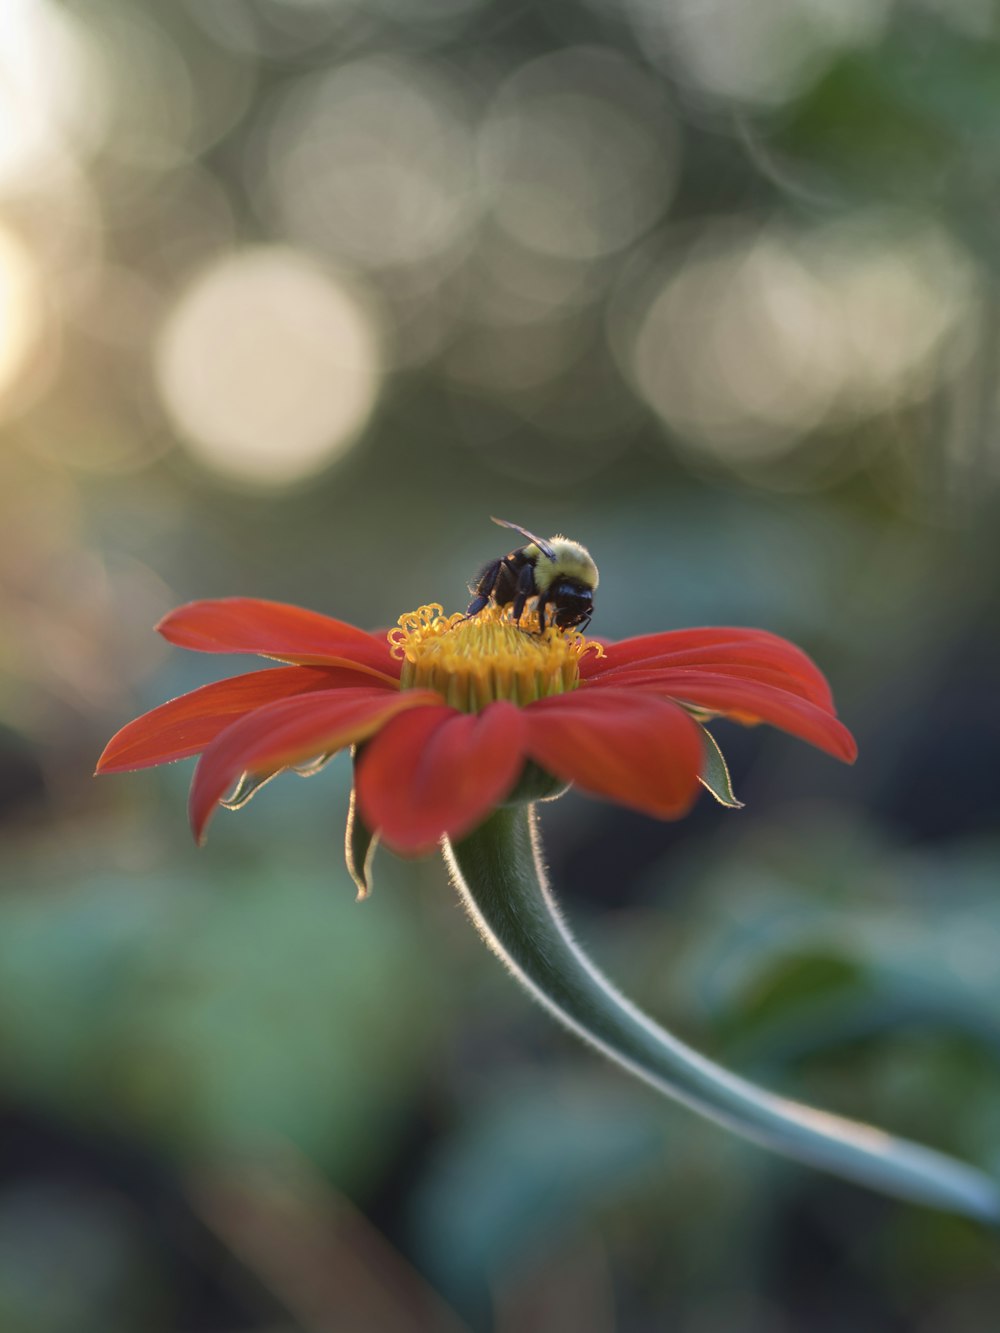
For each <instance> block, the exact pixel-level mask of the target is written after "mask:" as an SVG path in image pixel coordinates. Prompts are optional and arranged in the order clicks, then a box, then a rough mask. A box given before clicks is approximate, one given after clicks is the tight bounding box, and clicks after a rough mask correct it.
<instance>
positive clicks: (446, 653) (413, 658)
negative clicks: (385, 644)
mask: <svg viewBox="0 0 1000 1333" xmlns="http://www.w3.org/2000/svg"><path fill="white" fill-rule="evenodd" d="M388 637H389V646H390V648H391V649H392V654H393V656H394V657H396V658H398V659H399V660H400V661H401V662H402V664H403V669H402V673H401V676H400V684H401V686H402V688H403V689H404V690H416V689H424V690H426V689H431V690H437V692H438V693H439V694H440V695H441V696H442V697H443V698H444V700H445V702H446V703H448V704H450V705H451V706H452V707H453V708H458V709H460V710H461V711H462V712H463V713H478V712H480V711H481V710H482V709H483V708H485V707H486V705H487V704H491V703H495V702H496V701H497V700H498V699H507V700H509V701H510V702H511V703H515V704H520V705H524V704H529V703H533V702H534V701H535V700H536V699H544V698H547V697H548V696H549V695H552V694H565V693H566V692H567V691H569V690H574V689H576V686H577V684H578V682H579V679H580V659H581V658H582V657H583V656H584V654H585V653H588V652H596V653H597V654H598V655H599V656H603V652H604V650H603V649H602V647H601V645H600V644H599V643H598V642H597V641H596V640H594V639H588V638H586V637H585V636H584V635H583V634H580V633H578V632H577V631H576V630H564V629H559V628H557V627H556V626H554V625H549V626H547V627H546V629H544V630H542V631H539V629H538V617H537V615H536V614H535V613H534V612H533V611H531V610H529V611H527V612H526V613H525V614H523V615H522V616H521V620H520V622H519V623H518V622H515V621H514V620H513V618H512V617H511V614H510V611H509V608H504V607H496V606H487V607H486V608H485V609H484V610H482V611H480V612H479V614H478V615H475V616H463V615H460V614H455V615H450V616H446V615H445V614H444V610H443V608H442V607H441V606H439V605H437V603H433V604H431V605H430V606H421V607H419V608H418V609H417V610H416V611H410V612H408V613H407V614H406V615H403V616H400V617H399V628H398V629H392V630H390V631H389V636H388Z"/></svg>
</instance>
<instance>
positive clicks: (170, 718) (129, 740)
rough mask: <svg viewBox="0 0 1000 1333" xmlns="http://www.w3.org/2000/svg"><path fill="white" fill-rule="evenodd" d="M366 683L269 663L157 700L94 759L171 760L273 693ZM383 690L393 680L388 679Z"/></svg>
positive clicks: (342, 674) (355, 675)
mask: <svg viewBox="0 0 1000 1333" xmlns="http://www.w3.org/2000/svg"><path fill="white" fill-rule="evenodd" d="M361 683H364V684H365V686H366V687H368V688H375V686H374V684H373V683H372V681H371V677H370V676H367V675H365V674H364V673H363V672H360V671H355V670H353V669H351V668H347V667H297V666H289V667H273V668H271V669H270V670H268V671H251V672H249V673H248V674H247V675H245V676H230V677H229V679H228V680H218V681H215V682H214V683H213V684H211V685H203V686H202V687H201V689H198V690H192V691H191V692H190V693H189V694H182V695H180V697H179V698H177V699H171V700H170V701H169V702H168V703H165V704H161V705H160V706H159V708H154V709H152V710H151V711H150V712H148V713H143V715H142V717H137V718H136V719H135V721H134V722H129V723H127V725H126V726H124V727H122V729H121V731H119V732H117V733H116V734H115V735H114V736H112V738H111V740H110V741H108V743H107V745H106V747H105V749H104V753H103V754H102V755H101V757H100V759H99V760H98V763H97V772H98V773H124V772H126V771H127V770H129V769H135V768H148V767H149V766H150V765H152V764H169V763H171V762H172V761H173V760H175V759H186V758H187V757H188V756H189V755H192V754H198V753H199V752H200V751H201V750H204V748H205V746H206V745H208V744H209V743H210V742H211V741H213V740H214V739H215V738H216V736H217V735H218V734H219V732H220V731H224V730H225V728H226V727H228V726H231V725H232V724H233V722H235V721H237V720H238V719H239V718H241V717H243V716H245V714H247V713H250V712H253V710H254V709H255V708H260V707H261V706H262V705H263V704H269V703H273V702H274V701H275V700H276V699H286V698H292V697H294V696H295V695H299V694H306V693H309V692H311V691H313V690H329V689H337V688H339V687H341V686H345V685H354V686H357V685H358V684H361ZM382 688H383V689H385V690H389V689H394V688H395V686H394V685H392V686H390V685H389V684H386V685H385V686H383V687H382Z"/></svg>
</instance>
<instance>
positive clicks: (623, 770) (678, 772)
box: [525, 689, 702, 819]
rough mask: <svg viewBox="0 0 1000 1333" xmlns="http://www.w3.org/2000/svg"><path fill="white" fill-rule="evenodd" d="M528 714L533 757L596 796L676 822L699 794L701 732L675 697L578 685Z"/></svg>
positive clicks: (543, 701)
mask: <svg viewBox="0 0 1000 1333" xmlns="http://www.w3.org/2000/svg"><path fill="white" fill-rule="evenodd" d="M650 705H653V706H652V707H650ZM525 718H526V721H527V724H528V731H527V750H528V753H529V755H530V756H531V758H532V759H534V760H535V761H536V762H537V763H539V764H540V765H541V766H542V768H544V769H546V770H547V771H548V772H549V773H552V774H554V775H555V777H557V778H561V779H562V780H563V781H564V782H574V783H576V784H577V786H579V787H581V788H582V789H583V790H584V791H588V792H590V793H591V794H592V795H594V796H604V797H606V798H607V799H608V800H612V801H617V802H618V803H619V804H621V805H630V806H632V807H634V808H635V809H636V810H642V811H643V812H645V813H646V814H650V815H656V816H657V817H659V818H661V819H676V818H677V817H678V816H679V815H682V814H684V813H685V811H686V810H687V809H688V808H689V807H690V805H691V803H692V802H693V800H694V798H695V796H696V795H697V793H698V790H699V786H698V774H699V773H700V771H701V763H702V742H701V735H700V733H699V731H698V727H697V725H696V723H695V722H694V721H692V719H691V718H690V717H689V716H688V714H687V713H685V712H684V710H683V708H681V707H679V706H678V705H677V704H675V703H673V702H672V701H670V700H669V699H660V698H657V696H656V695H654V694H647V693H632V692H630V691H627V690H614V689H606V690H605V689H600V690H597V689H594V690H579V691H577V692H575V693H573V694H560V695H556V696H554V697H553V698H550V699H540V700H539V701H538V702H537V703H533V704H529V706H528V707H527V708H526V709H525Z"/></svg>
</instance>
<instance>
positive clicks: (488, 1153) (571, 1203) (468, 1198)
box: [411, 1075, 665, 1294]
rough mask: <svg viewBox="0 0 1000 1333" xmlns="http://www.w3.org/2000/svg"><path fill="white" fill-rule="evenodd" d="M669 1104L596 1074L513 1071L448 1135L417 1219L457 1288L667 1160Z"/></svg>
mask: <svg viewBox="0 0 1000 1333" xmlns="http://www.w3.org/2000/svg"><path fill="white" fill-rule="evenodd" d="M664 1123H665V1122H664V1117H663V1114H662V1109H661V1108H660V1107H658V1106H657V1105H656V1104H655V1102H654V1101H653V1100H652V1099H647V1098H645V1097H644V1096H643V1095H642V1094H641V1093H640V1095H639V1096H637V1097H635V1098H633V1097H632V1096H631V1095H630V1093H629V1092H628V1091H625V1090H620V1089H617V1088H614V1087H612V1086H609V1085H606V1084H604V1083H602V1082H601V1081H600V1080H599V1079H597V1078H595V1077H591V1076H583V1077H581V1076H568V1075H567V1076H563V1077H552V1076H548V1077H539V1078H535V1079H534V1080H532V1082H531V1083H525V1082H524V1081H523V1080H520V1079H512V1078H508V1079H507V1080H506V1081H505V1082H504V1084H502V1085H498V1086H496V1087H495V1089H494V1091H493V1095H492V1097H491V1099H490V1100H489V1101H488V1102H486V1103H485V1104H483V1105H481V1106H480V1107H479V1109H478V1113H474V1114H472V1115H471V1116H468V1117H467V1118H466V1119H465V1122H464V1123H463V1124H462V1125H461V1126H460V1127H459V1128H458V1131H457V1132H456V1133H455V1134H454V1135H452V1136H451V1138H450V1139H448V1140H446V1141H445V1142H444V1143H443V1144H442V1145H441V1147H440V1149H439V1151H438V1152H437V1153H436V1154H435V1159H434V1161H433V1163H432V1165H431V1167H430V1168H429V1169H428V1171H427V1172H426V1173H425V1175H424V1179H423V1182H422V1184H421V1185H420V1186H419V1188H418V1190H417V1194H416V1197H415V1201H414V1208H413V1212H412V1218H411V1221H412V1227H413V1231H414V1234H415V1236H416V1237H417V1238H418V1241H419V1245H420V1248H421V1251H422V1253H423V1256H424V1258H425V1261H426V1263H427V1265H428V1267H429V1268H430V1270H431V1272H432V1273H433V1274H434V1275H435V1276H436V1277H437V1279H438V1280H439V1281H440V1283H441V1285H442V1287H443V1289H444V1290H446V1291H457V1292H459V1293H464V1294H467V1293H468V1290H469V1288H470V1287H474V1286H475V1285H476V1284H477V1283H487V1282H488V1281H489V1280H490V1278H491V1276H492V1275H495V1274H497V1273H499V1272H501V1271H503V1270H505V1269H509V1268H510V1267H511V1266H516V1265H518V1264H519V1263H523V1262H525V1261H527V1260H528V1259H529V1258H531V1259H532V1260H534V1261H537V1260H538V1258H539V1257H540V1255H543V1254H544V1252H545V1250H546V1249H547V1248H549V1247H553V1248H554V1247H558V1246H559V1245H560V1244H561V1243H562V1241H563V1240H564V1238H565V1237H566V1235H567V1234H568V1233H571V1232H572V1231H573V1230H574V1229H575V1228H576V1227H577V1226H578V1225H579V1222H580V1218H581V1216H587V1215H593V1213H594V1211H595V1210H596V1209H599V1208H600V1206H601V1203H602V1201H605V1200H611V1199H614V1198H615V1197H617V1196H619V1195H620V1194H621V1193H622V1192H623V1191H625V1190H627V1189H629V1188H631V1187H633V1186H634V1184H635V1182H636V1180H637V1179H638V1177H639V1176H640V1175H641V1173H642V1172H643V1171H644V1170H647V1169H649V1168H650V1167H651V1166H653V1165H655V1164H657V1163H658V1162H660V1161H662V1154H663V1151H664Z"/></svg>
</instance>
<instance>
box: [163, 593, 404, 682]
mask: <svg viewBox="0 0 1000 1333" xmlns="http://www.w3.org/2000/svg"><path fill="white" fill-rule="evenodd" d="M156 628H157V629H158V630H159V632H160V633H161V634H162V635H163V637H164V638H165V639H166V640H167V641H168V642H170V643H173V644H176V645H177V646H178V647H179V648H193V649H194V650H195V651H196V652H200V653H258V654H259V655H260V656H262V657H274V658H277V659H278V661H279V662H299V663H302V664H314V665H317V664H318V665H321V664H323V663H328V664H331V665H335V666H344V665H348V666H349V665H352V664H356V665H358V666H364V667H368V668H373V669H375V670H377V671H381V672H383V673H385V674H388V675H390V676H391V677H392V678H393V679H394V680H398V679H399V663H398V662H397V661H396V659H395V658H394V657H393V656H392V655H391V653H390V651H389V645H388V643H387V642H386V640H385V639H384V638H380V637H378V636H376V635H374V634H368V633H366V632H365V630H363V629H357V628H356V627H355V626H354V625H348V624H345V622H344V621H342V620H333V619H331V617H330V616H324V615H320V613H319V612H318V611H305V610H303V609H302V607H299V606H287V605H286V604H285V603H284V602H264V601H261V600H259V599H258V598H256V597H222V598H219V599H218V600H216V601H208V602H189V603H188V605H187V606H179V607H178V608H177V610H176V611H171V612H170V613H169V614H168V615H166V616H164V618H163V619H162V620H161V621H160V623H159V624H158V625H157V627H156Z"/></svg>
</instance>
